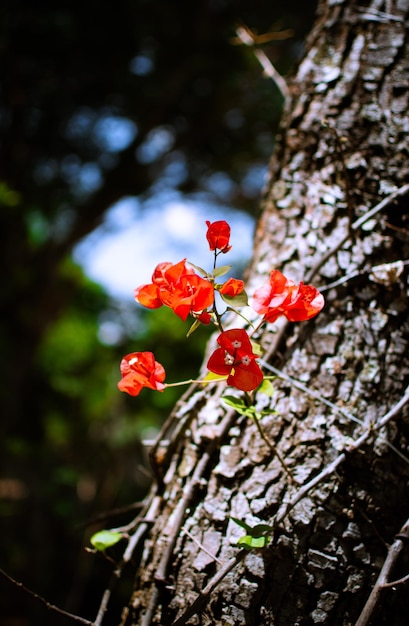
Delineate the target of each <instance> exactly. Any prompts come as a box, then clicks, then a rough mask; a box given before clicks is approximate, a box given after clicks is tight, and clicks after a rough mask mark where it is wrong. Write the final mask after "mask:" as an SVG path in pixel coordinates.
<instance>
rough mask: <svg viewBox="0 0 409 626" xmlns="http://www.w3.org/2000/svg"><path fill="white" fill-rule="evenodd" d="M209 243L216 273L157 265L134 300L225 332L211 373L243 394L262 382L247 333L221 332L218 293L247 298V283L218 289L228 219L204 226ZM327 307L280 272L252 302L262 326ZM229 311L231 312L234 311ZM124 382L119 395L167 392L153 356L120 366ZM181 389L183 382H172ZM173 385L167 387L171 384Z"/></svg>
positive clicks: (241, 301) (136, 355) (232, 281)
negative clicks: (220, 257)
mask: <svg viewBox="0 0 409 626" xmlns="http://www.w3.org/2000/svg"><path fill="white" fill-rule="evenodd" d="M206 224H207V232H206V238H207V241H208V243H209V247H210V250H211V251H214V259H215V262H214V269H213V273H211V274H207V273H206V272H205V270H200V268H197V269H198V270H199V272H200V273H201V274H202V277H201V276H199V275H198V274H196V272H195V271H194V269H193V268H192V267H191V266H189V265H187V264H186V259H183V260H182V261H180V262H179V263H176V264H172V263H159V265H157V267H156V268H155V271H154V272H153V275H152V282H151V283H149V284H146V285H141V286H140V287H137V289H135V292H134V295H135V300H137V302H139V303H140V304H142V305H143V306H145V307H147V308H148V309H156V308H158V307H161V306H163V305H164V306H167V307H169V308H171V309H172V310H173V311H174V312H175V313H176V315H178V316H179V317H180V318H181V319H182V320H183V321H185V320H186V319H187V317H188V315H189V314H191V315H193V316H194V317H195V318H196V320H195V323H194V324H193V326H192V329H193V330H194V329H195V328H196V326H197V325H198V322H201V323H203V324H209V323H210V322H211V321H212V320H213V322H214V323H215V324H217V325H218V327H219V328H220V330H221V331H222V332H221V333H220V335H219V337H218V338H217V343H218V344H219V347H218V348H217V349H216V350H215V351H214V352H213V354H212V355H211V356H210V358H209V360H208V363H207V368H208V369H209V370H210V371H211V372H213V373H215V374H218V375H219V376H223V377H225V378H226V382H227V384H228V385H231V386H232V387H236V389H240V390H241V391H253V390H254V389H257V387H259V385H260V384H261V383H262V381H263V372H262V371H261V369H260V367H259V365H258V364H257V363H256V359H257V355H256V354H254V352H253V347H252V344H251V341H250V338H249V336H248V334H247V332H246V331H245V330H243V329H239V328H233V329H230V330H226V331H223V328H222V324H221V319H222V315H223V314H219V313H218V311H217V308H216V305H215V300H214V297H215V296H214V294H215V290H217V291H219V293H220V295H221V296H222V298H223V299H224V300H225V301H226V302H227V303H228V304H230V302H231V300H233V302H234V300H235V299H236V297H237V299H236V300H235V306H245V305H246V304H247V295H246V293H245V291H244V282H243V281H242V280H237V279H236V278H229V279H228V280H226V282H225V283H223V284H221V285H220V284H216V283H215V280H216V279H217V277H218V276H222V275H223V274H225V273H226V272H227V270H228V269H229V268H228V267H227V268H226V267H222V268H218V269H216V258H217V256H218V254H219V253H226V252H228V251H229V250H230V249H231V245H230V226H229V224H228V223H227V222H225V221H224V220H220V221H217V222H213V223H211V222H209V221H206ZM323 306H324V297H323V295H322V294H321V293H320V292H319V291H318V290H317V289H316V288H315V287H313V286H312V285H304V283H300V284H296V283H295V282H294V281H292V280H291V279H289V278H287V277H286V276H284V274H282V273H281V272H279V271H278V270H273V271H272V272H271V274H270V278H269V282H268V283H267V284H265V285H263V286H262V287H260V288H259V289H257V290H256V292H255V294H254V298H253V308H254V310H255V311H256V312H257V313H259V314H260V315H262V316H263V318H262V323H265V322H274V321H275V320H276V319H277V318H278V317H279V316H280V315H284V316H285V317H286V318H287V319H288V320H289V321H290V322H301V321H305V320H309V319H310V318H312V317H314V316H315V315H317V313H319V312H320V311H321V309H322V308H323ZM227 310H232V309H230V307H228V308H227ZM121 374H122V380H121V381H120V382H119V383H118V387H119V389H120V390H121V391H126V392H127V393H129V394H130V395H132V396H137V395H138V394H139V392H140V391H141V389H142V388H143V387H148V388H149V389H156V390H158V391H163V390H164V388H165V386H166V385H165V383H164V380H165V370H164V368H163V366H162V365H161V364H160V363H158V362H157V361H155V357H154V355H153V354H152V352H133V353H132V354H128V355H127V356H126V357H124V358H123V359H122V361H121ZM173 384H179V383H173ZM168 386H169V385H168Z"/></svg>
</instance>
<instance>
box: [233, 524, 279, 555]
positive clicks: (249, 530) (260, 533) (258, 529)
mask: <svg viewBox="0 0 409 626" xmlns="http://www.w3.org/2000/svg"><path fill="white" fill-rule="evenodd" d="M230 519H232V520H233V522H234V523H235V524H237V525H238V526H240V527H241V528H243V529H244V530H245V531H246V534H245V535H243V537H240V539H239V540H238V541H237V544H238V545H240V546H242V547H243V548H245V549H246V550H252V549H260V548H265V547H266V546H267V545H268V543H269V542H270V541H271V537H270V536H269V535H270V534H271V533H272V531H273V527H272V526H270V525H269V524H256V525H255V526H249V525H248V524H246V522H243V521H242V520H239V519H237V517H231V518H230Z"/></svg>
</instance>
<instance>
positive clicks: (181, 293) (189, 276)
mask: <svg viewBox="0 0 409 626" xmlns="http://www.w3.org/2000/svg"><path fill="white" fill-rule="evenodd" d="M134 297H135V300H137V301H138V302H139V304H142V305H143V306H146V307H147V308H148V309H157V308H158V307H160V306H162V305H165V306H168V307H170V308H171V309H172V310H173V311H174V312H175V313H176V315H178V316H179V317H180V318H181V319H182V320H183V321H185V320H186V319H187V316H188V315H189V313H192V314H194V315H195V316H196V317H199V319H200V316H201V315H202V314H203V311H205V310H206V309H207V308H208V307H209V306H211V305H212V304H213V301H214V289H213V285H212V283H211V282H210V281H209V280H206V279H205V278H201V277H200V276H198V275H197V274H196V273H195V271H194V270H193V269H192V268H190V267H187V266H186V259H183V260H182V261H180V262H179V263H176V264H175V265H172V263H159V265H157V267H156V269H155V271H154V273H153V275H152V283H150V284H148V285H142V286H141V287H137V288H136V289H135V291H134ZM204 317H205V316H203V319H204Z"/></svg>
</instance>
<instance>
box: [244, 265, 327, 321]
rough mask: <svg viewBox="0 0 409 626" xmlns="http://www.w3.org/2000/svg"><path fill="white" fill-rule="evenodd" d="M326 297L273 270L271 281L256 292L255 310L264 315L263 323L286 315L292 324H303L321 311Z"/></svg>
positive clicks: (309, 286)
mask: <svg viewBox="0 0 409 626" xmlns="http://www.w3.org/2000/svg"><path fill="white" fill-rule="evenodd" d="M324 304H325V300H324V296H323V295H322V293H320V292H319V291H318V289H316V288H315V287H312V285H304V284H303V283H300V284H299V285H297V284H296V283H295V282H294V281H292V280H291V279H289V278H286V276H284V274H282V273H281V272H279V271H278V270H273V271H272V272H271V274H270V280H269V282H268V283H267V284H265V285H263V286H262V287H260V288H259V289H257V290H256V292H255V294H254V298H253V308H254V310H255V311H257V313H260V315H263V316H264V317H263V321H265V322H275V321H276V319H277V318H278V317H279V316H280V315H284V316H285V317H286V318H287V319H288V320H289V321H290V322H303V321H306V320H309V319H311V318H312V317H314V316H315V315H317V313H319V312H320V311H321V309H322V308H323V306H324Z"/></svg>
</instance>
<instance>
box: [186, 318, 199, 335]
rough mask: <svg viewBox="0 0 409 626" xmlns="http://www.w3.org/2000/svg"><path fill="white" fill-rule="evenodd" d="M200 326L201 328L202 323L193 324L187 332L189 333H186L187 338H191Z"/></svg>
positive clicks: (197, 321) (195, 322) (196, 321)
mask: <svg viewBox="0 0 409 626" xmlns="http://www.w3.org/2000/svg"><path fill="white" fill-rule="evenodd" d="M199 326H200V322H199V320H195V321H194V322H193V324H192V325H191V327H190V328H189V330H188V331H187V333H186V337H190V335H191V334H192V333H194V332H195V330H196V329H197V328H199Z"/></svg>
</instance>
